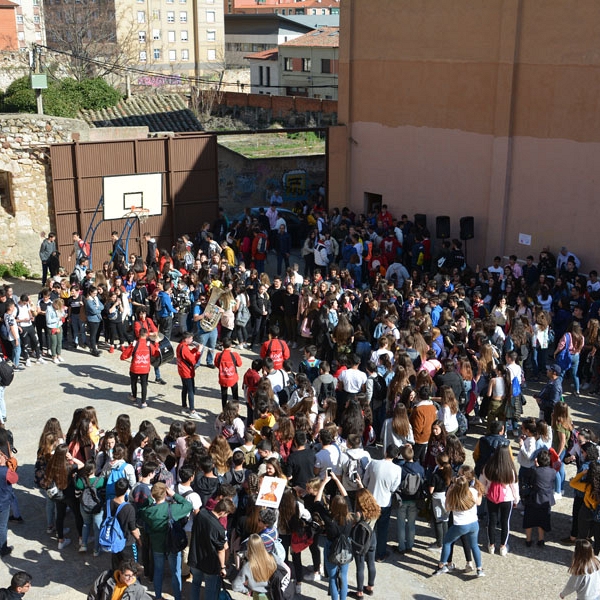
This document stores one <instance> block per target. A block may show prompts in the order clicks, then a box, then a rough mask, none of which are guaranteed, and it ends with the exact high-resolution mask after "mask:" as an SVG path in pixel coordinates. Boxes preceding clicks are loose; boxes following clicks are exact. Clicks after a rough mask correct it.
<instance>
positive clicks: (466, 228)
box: [460, 217, 475, 240]
mask: <svg viewBox="0 0 600 600" xmlns="http://www.w3.org/2000/svg"><path fill="white" fill-rule="evenodd" d="M474 237H475V218H474V217H461V219H460V239H461V240H472V239H473V238H474Z"/></svg>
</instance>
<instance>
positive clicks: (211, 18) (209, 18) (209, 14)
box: [206, 10, 217, 23]
mask: <svg viewBox="0 0 600 600" xmlns="http://www.w3.org/2000/svg"><path fill="white" fill-rule="evenodd" d="M216 14H217V13H215V11H214V10H207V11H206V22H207V23H214V22H215V21H216V20H217V19H216Z"/></svg>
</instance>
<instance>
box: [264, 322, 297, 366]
mask: <svg viewBox="0 0 600 600" xmlns="http://www.w3.org/2000/svg"><path fill="white" fill-rule="evenodd" d="M279 331H280V330H279V325H271V327H270V328H269V339H268V340H267V341H266V342H263V345H262V347H261V349H260V357H261V358H270V359H271V360H272V361H273V367H274V368H275V370H277V371H279V369H283V361H284V360H287V359H288V358H289V357H290V349H289V347H288V345H287V343H286V342H285V341H284V340H280V339H279Z"/></svg>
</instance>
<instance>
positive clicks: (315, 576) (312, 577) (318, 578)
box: [304, 571, 321, 581]
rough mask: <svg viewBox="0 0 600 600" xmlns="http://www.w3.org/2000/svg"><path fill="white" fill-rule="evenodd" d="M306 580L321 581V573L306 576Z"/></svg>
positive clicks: (314, 572)
mask: <svg viewBox="0 0 600 600" xmlns="http://www.w3.org/2000/svg"><path fill="white" fill-rule="evenodd" d="M304 579H306V581H321V573H319V572H318V571H313V572H312V573H308V575H305V576H304Z"/></svg>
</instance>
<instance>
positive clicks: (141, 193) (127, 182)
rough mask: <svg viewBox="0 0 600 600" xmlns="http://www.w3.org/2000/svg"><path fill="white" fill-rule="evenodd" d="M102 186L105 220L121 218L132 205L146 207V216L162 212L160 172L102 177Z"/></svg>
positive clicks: (129, 210)
mask: <svg viewBox="0 0 600 600" xmlns="http://www.w3.org/2000/svg"><path fill="white" fill-rule="evenodd" d="M102 188H103V195H104V220H105V221H110V220H114V219H122V218H123V217H124V215H125V214H126V213H129V212H131V209H132V207H136V208H145V209H147V210H148V216H153V215H160V214H161V213H162V173H144V174H140V175H114V176H110V177H103V178H102Z"/></svg>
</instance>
